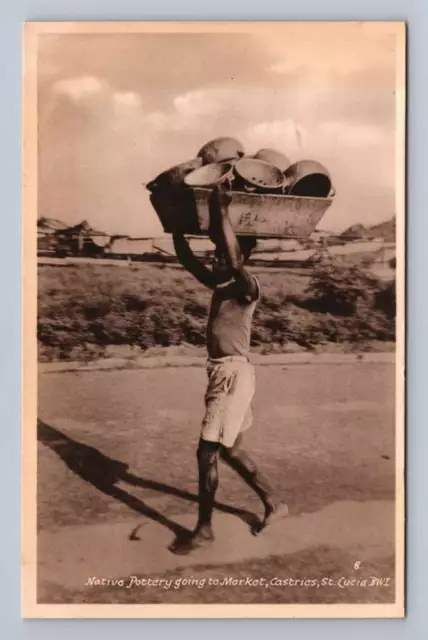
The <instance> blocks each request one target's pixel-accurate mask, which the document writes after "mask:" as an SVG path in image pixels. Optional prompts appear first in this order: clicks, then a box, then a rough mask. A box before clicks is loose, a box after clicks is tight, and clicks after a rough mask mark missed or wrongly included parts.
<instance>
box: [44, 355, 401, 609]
mask: <svg viewBox="0 0 428 640" xmlns="http://www.w3.org/2000/svg"><path fill="white" fill-rule="evenodd" d="M257 378H258V386H257V394H256V397H255V402H254V414H255V423H254V426H253V427H252V429H251V430H250V432H249V433H248V446H249V448H250V449H251V450H252V452H253V454H254V457H255V458H257V459H258V460H259V462H260V466H261V467H262V468H263V469H264V470H265V472H266V473H267V474H269V475H270V477H271V479H272V483H273V485H274V487H275V489H276V491H277V492H278V495H279V496H280V497H281V498H282V499H284V500H286V501H287V503H288V505H289V509H290V517H289V518H288V519H287V520H286V521H284V522H283V523H282V524H281V525H278V526H277V527H276V528H275V529H274V528H273V529H272V530H271V531H268V532H266V534H265V535H264V536H262V537H260V538H254V537H253V536H251V534H250V530H249V529H250V525H251V523H252V522H254V519H255V518H256V517H259V516H261V513H262V511H261V508H260V504H259V502H258V499H257V497H255V496H254V495H252V494H251V492H250V491H249V490H248V489H247V488H246V486H245V485H244V484H243V483H242V481H241V480H240V479H239V478H237V477H236V476H235V475H233V473H232V472H231V471H230V470H229V469H227V468H224V467H221V469H220V474H221V475H220V488H219V491H218V508H217V510H216V516H215V527H216V534H217V537H216V541H215V543H214V545H213V546H212V548H210V549H206V550H201V551H198V552H197V554H196V555H195V556H194V557H193V556H191V557H189V558H177V557H176V556H174V555H172V554H170V552H169V551H168V550H167V546H168V544H169V543H170V542H171V541H172V540H173V539H174V536H175V535H176V534H180V533H181V532H182V531H184V530H186V529H191V528H192V526H193V524H194V522H195V515H196V509H197V502H196V500H197V498H196V490H197V486H196V460H195V449H196V444H197V440H198V435H199V424H200V419H201V416H202V413H203V402H202V401H203V393H204V385H205V374H204V371H203V369H200V368H193V367H182V368H171V369H168V368H164V369H147V370H134V371H86V372H73V373H45V374H43V375H41V376H40V382H39V418H40V422H39V429H38V438H39V463H38V464H39V466H38V474H39V475H38V491H39V500H38V512H39V598H40V600H41V601H43V602H332V601H334V602H337V601H342V602H360V601H364V602H366V601H367V602H379V601H385V602H386V601H387V602H390V601H391V600H392V598H393V553H394V531H393V515H394V395H393V388H394V367H393V365H392V364H388V363H367V362H355V363H352V364H350V363H344V364H337V363H336V364H331V365H328V364H325V363H323V364H322V365H317V364H312V365H297V364H295V365H290V366H286V365H281V366H274V365H272V366H264V367H258V368H257ZM356 562H357V563H358V562H359V563H361V565H360V564H358V565H355V563H356ZM355 566H358V569H357V570H356V569H355V568H354V567H355ZM284 575H287V576H288V577H290V576H291V577H292V578H293V576H294V578H297V579H299V577H301V578H302V579H303V578H304V577H305V578H306V579H307V580H312V581H313V583H314V585H316V584H318V585H320V586H318V587H316V586H315V587H314V586H313V587H309V586H306V587H305V586H304V585H298V586H297V587H296V588H289V587H287V588H286V589H284V588H283V586H281V585H279V584H276V583H275V580H280V579H282V578H281V576H284ZM130 576H137V577H138V579H141V580H148V578H152V579H156V578H158V579H167V578H168V576H169V577H170V578H171V580H173V579H174V580H177V579H178V578H177V576H178V577H179V578H180V580H181V583H180V584H181V586H180V587H177V588H175V589H174V588H172V587H171V588H169V589H167V588H166V587H165V584H163V586H162V585H155V586H151V587H148V586H147V585H146V586H141V585H138V584H137V582H136V583H135V585H134V586H133V587H132V588H126V586H124V584H129V579H130ZM189 576H192V577H193V578H194V580H195V582H194V583H193V584H187V583H185V582H184V583H183V580H185V579H189V580H190V578H189ZM207 576H208V577H211V578H212V580H214V579H216V580H218V581H219V583H218V585H217V586H216V585H211V586H209V585H207V584H206V585H204V586H203V588H202V587H200V586H197V585H200V584H201V580H203V579H207ZM213 576H214V578H213ZM231 576H232V578H233V577H234V576H235V577H236V576H241V577H244V578H245V577H248V576H253V578H254V576H259V577H260V576H261V577H263V578H264V579H266V580H268V584H269V586H266V587H264V588H263V589H261V588H260V585H254V584H253V585H252V584H249V585H248V584H247V585H244V586H243V585H235V584H234V583H233V582H230V583H228V582H227V581H226V582H225V583H224V580H226V578H227V577H231ZM370 576H371V577H377V578H381V579H383V578H389V581H388V580H387V582H386V583H382V585H381V586H379V584H378V585H377V586H376V585H374V586H373V585H372V586H371V587H370V586H369V585H368V584H363V585H362V586H361V584H359V585H358V586H355V584H354V583H355V581H356V578H357V577H358V578H359V579H360V582H361V579H367V580H368V579H369V577H370ZM103 578H104V580H112V581H113V582H114V580H116V581H117V580H120V579H122V580H123V581H124V584H112V582H109V583H108V584H104V585H100V584H98V583H97V582H96V580H98V579H103ZM244 578H243V579H244ZM339 578H344V579H345V580H351V581H352V580H354V583H352V584H351V583H349V584H348V583H347V584H348V586H347V587H340V586H339V584H338V580H339ZM88 579H89V580H90V581H91V580H92V583H91V582H89V584H86V585H85V583H87V582H88ZM233 579H235V578H233ZM236 579H238V578H236ZM325 579H330V580H333V582H332V583H327V584H326V585H324V583H323V582H322V581H323V580H325ZM94 580H95V582H94ZM198 580H199V582H197V581H198ZM222 581H223V582H222ZM269 581H270V582H269ZM316 581H318V582H316ZM263 584H264V583H263ZM308 584H309V583H308ZM222 585H223V586H222ZM134 587H135V588H134Z"/></svg>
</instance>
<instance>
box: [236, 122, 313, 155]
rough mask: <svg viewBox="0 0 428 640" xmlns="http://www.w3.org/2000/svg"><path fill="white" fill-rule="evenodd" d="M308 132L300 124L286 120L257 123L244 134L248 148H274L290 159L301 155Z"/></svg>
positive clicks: (305, 145) (306, 142)
mask: <svg viewBox="0 0 428 640" xmlns="http://www.w3.org/2000/svg"><path fill="white" fill-rule="evenodd" d="M309 137H310V132H309V131H308V130H307V128H306V127H304V126H303V125H302V124H301V123H298V122H296V121H295V120H293V119H291V118H288V119H286V120H274V121H271V122H258V123H256V124H254V125H251V126H250V127H248V129H247V130H246V132H245V133H244V138H245V140H246V141H247V144H248V146H249V148H251V149H252V150H254V151H257V149H259V148H260V147H268V146H269V147H276V148H278V150H282V152H283V153H285V154H286V155H287V154H288V155H289V156H290V157H293V156H296V155H301V152H302V150H303V149H304V148H305V147H307V145H308V141H309Z"/></svg>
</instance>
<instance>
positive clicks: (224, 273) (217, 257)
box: [213, 236, 257, 281]
mask: <svg viewBox="0 0 428 640" xmlns="http://www.w3.org/2000/svg"><path fill="white" fill-rule="evenodd" d="M237 240H238V244H239V249H240V252H241V256H242V259H243V263H244V264H245V263H246V262H247V260H248V259H249V258H250V256H251V252H252V251H253V249H254V248H255V246H256V244H257V240H256V238H253V237H251V236H247V237H246V236H238V238H237ZM213 271H214V272H215V273H216V274H217V275H218V276H220V277H221V279H222V280H224V281H227V280H229V279H230V278H231V277H232V272H231V269H230V266H229V263H228V260H227V255H226V251H225V249H223V247H222V246H221V245H220V244H216V247H215V252H214V263H213Z"/></svg>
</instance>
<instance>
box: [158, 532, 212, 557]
mask: <svg viewBox="0 0 428 640" xmlns="http://www.w3.org/2000/svg"><path fill="white" fill-rule="evenodd" d="M213 541H214V534H213V532H212V529H211V526H204V527H200V528H196V529H195V531H194V532H193V533H192V534H191V535H190V536H187V537H186V538H176V539H175V540H174V542H173V543H172V544H171V545H170V546H169V547H168V549H169V550H170V551H171V552H172V553H175V554H176V555H181V556H185V555H188V554H189V553H191V552H192V551H195V550H196V549H200V548H201V547H206V546H208V545H209V544H211V543H212V542H213Z"/></svg>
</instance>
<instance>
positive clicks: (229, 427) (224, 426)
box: [201, 356, 255, 447]
mask: <svg viewBox="0 0 428 640" xmlns="http://www.w3.org/2000/svg"><path fill="white" fill-rule="evenodd" d="M207 373H208V387H207V391H206V394H205V406H206V412H205V417H204V419H203V422H202V431H201V438H203V440H208V441H209V442H219V443H220V444H222V445H224V446H225V447H231V446H233V444H234V442H235V440H236V438H237V437H238V434H239V433H241V432H242V431H245V430H246V429H248V427H250V426H251V423H252V421H253V416H252V410H251V401H252V399H253V395H254V391H255V372H254V366H253V365H252V364H251V363H250V362H248V360H247V358H245V357H243V356H229V357H226V358H219V359H218V360H209V361H208V365H207Z"/></svg>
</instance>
